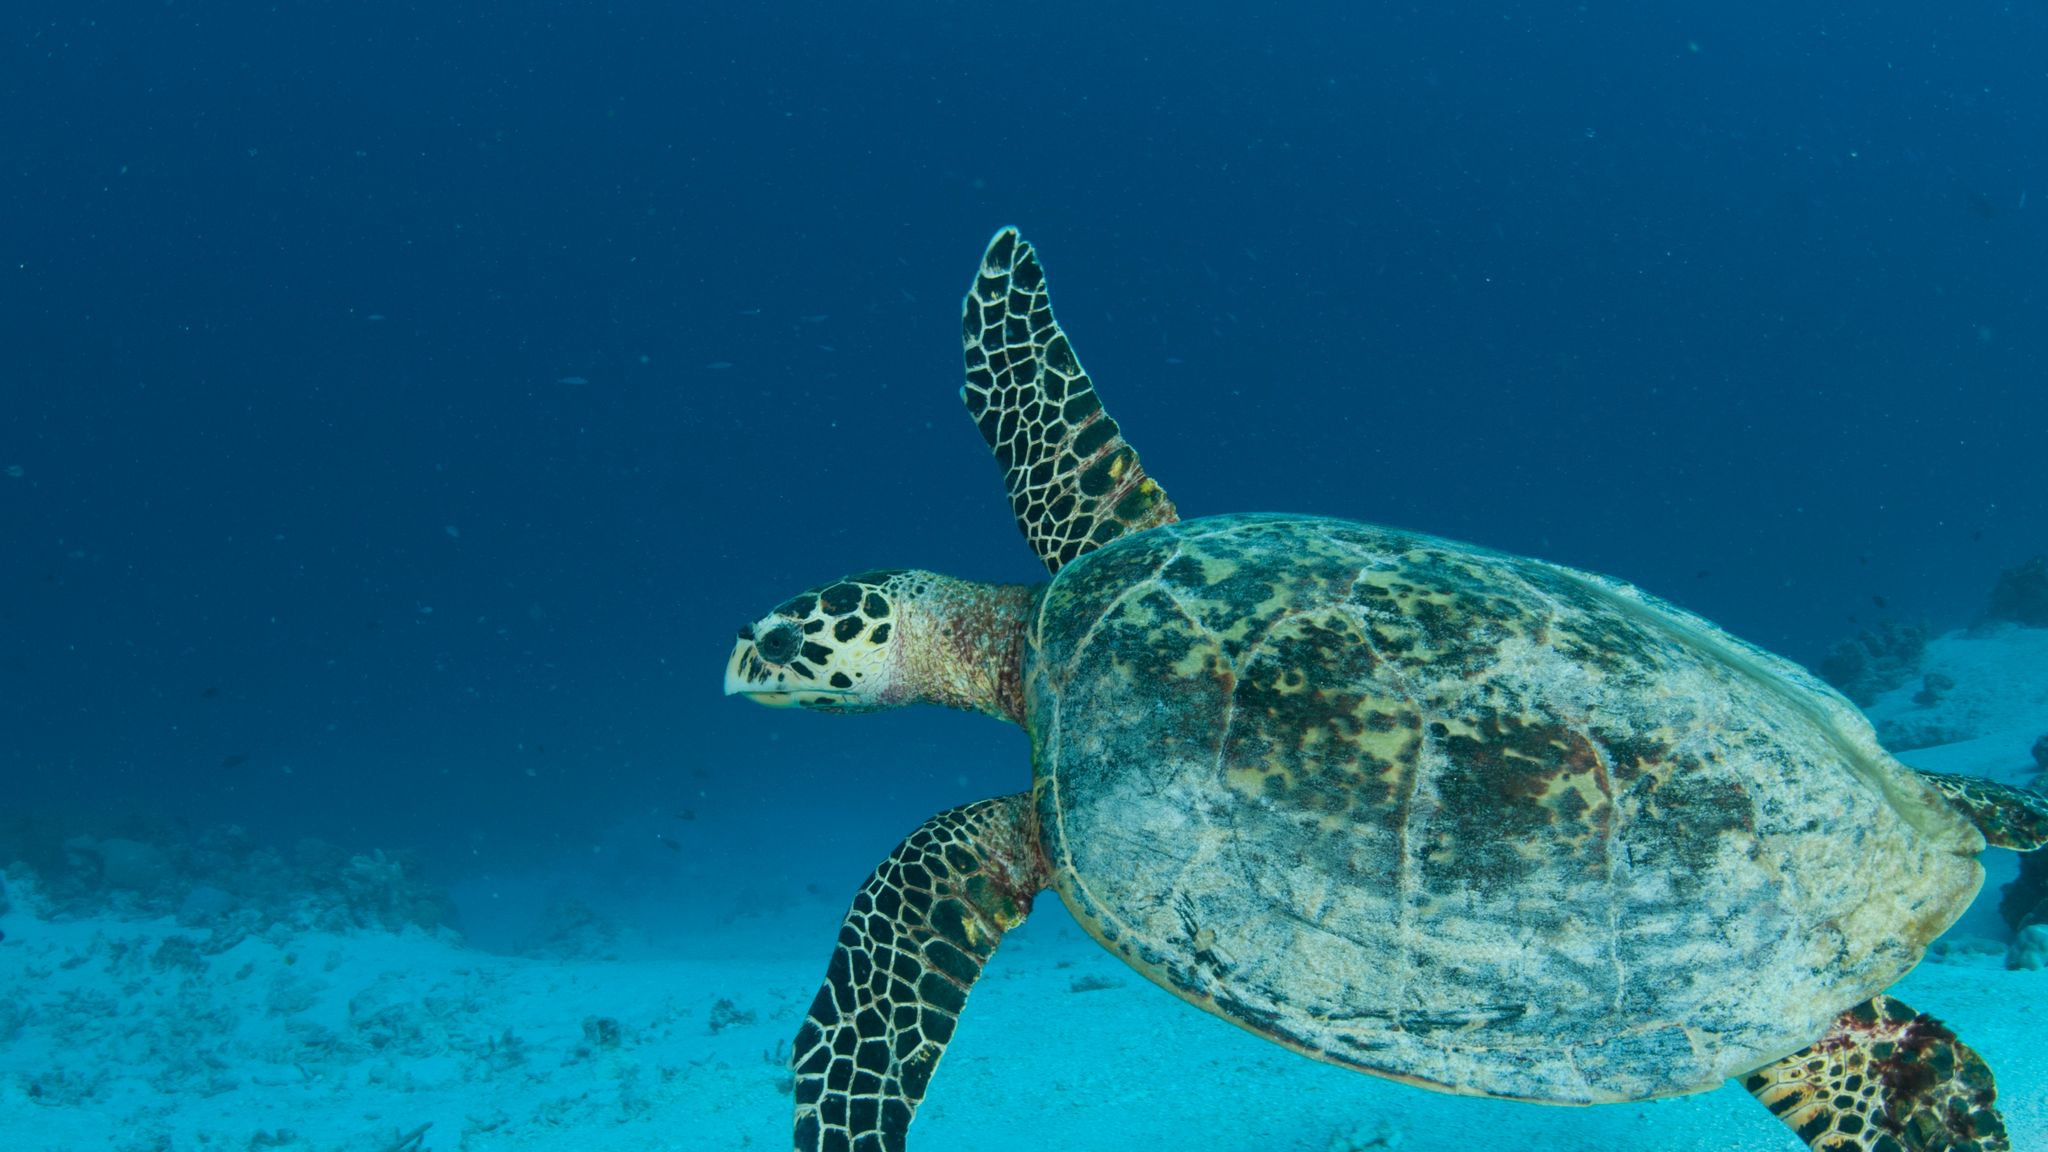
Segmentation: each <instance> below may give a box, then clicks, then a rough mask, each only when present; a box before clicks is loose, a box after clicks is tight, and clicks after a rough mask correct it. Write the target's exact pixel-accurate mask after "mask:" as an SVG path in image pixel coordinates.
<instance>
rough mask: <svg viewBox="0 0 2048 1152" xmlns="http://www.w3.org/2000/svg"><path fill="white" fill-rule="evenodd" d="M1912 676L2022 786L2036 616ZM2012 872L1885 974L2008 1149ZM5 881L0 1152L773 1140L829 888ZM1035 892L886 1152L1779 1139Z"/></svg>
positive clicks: (1759, 1115) (2043, 702) (2019, 1099)
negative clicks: (716, 926)
mask: <svg viewBox="0 0 2048 1152" xmlns="http://www.w3.org/2000/svg"><path fill="white" fill-rule="evenodd" d="M1923 667H1924V668H1925V669H1927V670H1938V671H1941V672H1942V673H1943V674H1945V675H1947V676H1949V677H1951V678H1952V679H1954V680H1955V681H1956V686H1955V688H1953V689H1952V690H1950V691H1949V692H1948V693H1947V694H1946V696H1945V697H1944V698H1943V699H1942V700H1941V701H1940V702H1939V703H1937V704H1935V705H1933V706H1931V707H1929V706H1923V705H1916V704H1914V703H1913V702H1912V700H1911V699H1910V697H1911V696H1912V694H1913V690H1914V688H1915V687H1916V685H1908V686H1907V687H1905V688H1902V689H1899V690H1897V691H1894V692H1892V693H1889V694H1887V695H1886V696H1885V697H1883V698H1881V699H1880V700H1878V701H1877V703H1876V704H1875V705H1874V706H1873V707H1872V709H1871V711H1872V713H1873V715H1874V716H1876V717H1877V718H1879V719H1880V720H1887V719H1888V720H1890V721H1892V722H1893V723H1894V724H1903V725H1905V726H1907V727H1912V728H1915V729H1916V730H1920V731H1940V732H1942V733H1944V734H1945V735H1947V736H1950V737H1953V739H1951V740H1950V741H1949V742H1948V743H1945V744H1943V745H1940V746H1937V747H1931V748H1925V749H1921V750H1918V751H1914V752H1909V753H1906V754H1903V756H1902V758H1903V759H1905V760H1906V761H1907V762H1908V763H1911V764H1914V765H1915V766H1918V767H1924V768H1934V769H1940V770H1943V771H1952V772H1953V771H1969V772H1977V773H1980V774H1983V775H1988V776H1992V777H1994V778H1997V779H2001V780H2006V781H2008V782H2012V783H2025V782H2026V781H2027V780H2028V779H2029V778H2030V777H2031V775H2032V772H2031V769H2032V761H2031V759H2030V757H2029V754H2028V749H2029V746H2030V745H2031V743H2032V742H2033V740H2034V739H2035V738H2036V737H2037V736H2039V735H2040V734H2042V733H2044V732H2048V630H2021V629H2007V630H2004V631H1998V632H1993V633H1989V634H1985V635H1978V636H1969V635H1964V634H1951V635H1949V636H1946V637H1943V638H1940V639H1938V640H1936V641H1935V642H1934V643H1933V644H1932V645H1931V646H1930V647H1929V649H1928V651H1927V653H1926V659H1925V662H1924V664H1923ZM2014 861H2015V858H2014V857H2013V856H2012V854H2010V853H2000V852H1994V853H1992V854H1991V855H1990V856H1989V857H1987V865H1988V867H1989V871H1990V878H1989V880H1988V881H1987V883H1986V886H1985V891H1984V894H1983V895H1982V896H1980V898H1979V900H1978V902H1977V904H1976V905H1975V906H1974V907H1973V908H1972V910H1971V911H1970V913H1969V914H1968V915H1966V916H1965V917H1964V919H1963V920H1962V921H1961V922H1960V923H1959V924H1958V925H1957V926H1956V928H1955V929H1954V930H1952V931H1951V933H1950V934H1949V936H1947V937H1945V938H1944V940H1943V941H1942V942H1940V943H1938V944H1937V947H1936V951H1935V954H1934V955H1933V956H1931V957H1930V959H1929V960H1928V961H1927V962H1926V963H1924V964H1922V965H1921V967H1920V968H1919V969H1918V970H1917V971H1915V972H1914V973H1913V974H1912V975H1911V976H1910V977H1908V978H1907V979H1906V980H1905V981H1904V982H1902V983H1901V984H1900V985H1898V986H1897V987H1896V988H1895V989H1894V993H1895V994H1896V995H1898V996H1899V997H1900V998H1901V999H1903V1000H1904V1001H1905V1002H1907V1003H1908V1004H1910V1005H1912V1006H1913V1007H1915V1008H1917V1009H1920V1010H1922V1011H1927V1012H1931V1013H1933V1014H1935V1015H1937V1016H1939V1017H1941V1018H1942V1019H1944V1020H1945V1021H1947V1022H1948V1023H1949V1024H1950V1025H1951V1026H1952V1027H1954V1028H1955V1030H1956V1031H1957V1033H1958V1034H1960V1035H1961V1036H1962V1037H1963V1039H1964V1040H1965V1041H1966V1042H1968V1043H1969V1044H1971V1045H1973V1046H1975V1047H1976V1048H1977V1049H1978V1050H1979V1051H1980V1052H1982V1053H1983V1054H1984V1055H1985V1057H1986V1058H1987V1059H1988V1060H1989V1061H1990V1062H1991V1065H1992V1067H1993V1068H1994V1069H1995V1070H1996V1072H1997V1074H1998V1080H1999V1088H2000V1102H2001V1104H2002V1105H2003V1107H2004V1110H2005V1115H2006V1118H2007V1121H2008V1122H2009V1124H2010V1126H2011V1131H2012V1136H2013V1147H2014V1148H2015V1149H2021V1150H2027V1149H2048V1046H2044V1044H2043V1042H2042V1037H2043V1036H2044V1034H2048V971H2041V970H2017V971H2014V970H2008V969H2007V968H2006V966H2005V950H2004V945H2003V944H2002V943H2001V942H2000V941H2002V939H2003V937H2004V935H2005V932H2004V925H2003V924H2002V922H2000V921H1999V920H1998V918H1997V916H1996V914H1995V911H1994V909H1995V906H1996V902H1997V897H1998V888H1999V886H2000V885H2001V884H2003V883H2004V882H2005V881H2007V880H2008V879H2010V878H2011V876H2012V874H2013V869H2014V866H2015V864H2014ZM9 895H10V897H11V899H12V910H11V911H10V912H9V913H8V914H7V915H5V916H4V917H0V929H4V931H5V933H6V939H5V942H4V943H0V1148H6V1149H22V1150H24V1152H29V1150H33V1152H55V1150H59V1149H70V1150H78V1152H85V1150H88V1149H90V1150H117V1152H129V1150H176V1152H187V1150H198V1149H226V1150H232V1152H243V1150H244V1149H263V1148H281V1149H293V1150H308V1152H312V1150H318V1152H408V1150H426V1149H431V1150H433V1152H456V1150H458V1149H460V1150H467V1152H498V1150H503V1152H513V1150H529V1149H530V1150H540V1149H550V1150H561V1152H594V1150H600V1149H602V1150H619V1152H624V1150H628V1149H631V1150H633V1152H656V1150H664V1149H669V1150H685V1149H687V1150H693V1152H694V1150H698V1149H707V1150H708V1149H721V1150H723V1149H735V1148H766V1149H778V1148H785V1147H787V1146H788V1141H789V1135H788V1133H789V1098H788V1096H787V1095H786V1093H785V1088H786V1084H787V1081H786V1079H785V1077H786V1073H785V1070H784V1067H783V1063H782V1059H781V1057H782V1054H783V1052H785V1051H786V1047H785V1046H786V1043H787V1041H788V1039H789V1038H790V1036H791V1035H792V1033H793V1032H794V1030H795V1028H796V1025H797V1022H798V1020H799V1019H800V1016H801V1013H802V1010H803V1009H804V1007H806V1006H807V1005H808V1003H809V1001H810V998H811V995H812V993H813V991H814V989H815V988H816V984H817V981H818V978H819V976H820V975H821V973H822V970H823V964H824V960H825V956H826V954H827V951H828V949H829V947H830V942H831V940H832V938H833V935H834V933H835V931H836V930H837V926H838V921H839V916H840V912H841V910H842V907H843V905H842V904H840V903H839V902H838V901H837V900H836V899H834V900H832V901H823V900H820V901H813V902H808V903H804V904H800V905H797V906H794V907H790V908H787V909H783V910H781V911H778V912H776V913H774V914H772V915H766V916H761V917H753V918H747V919H743V920H739V921H735V922H734V923H733V924H731V925H729V926H727V927H726V928H725V929H723V930H722V931H721V933H720V935H719V936H718V937H717V938H716V939H715V940H714V941H711V942H710V943H709V946H708V947H707V946H704V945H701V944H700V945H699V946H698V947H695V948H691V949H689V950H687V954H679V953H673V952H672V953H671V954H668V955H661V954H660V953H659V952H655V953H654V954H652V955H650V956H643V957H640V958H625V959H616V960H608V959H600V960H591V959H580V960H559V959H536V958H524V957H515V956H506V955H498V954H492V953H488V952H484V951H480V950H477V949H474V948H471V947H468V946H466V945H465V944H464V943H463V942H462V940H461V939H460V938H459V937H457V936H455V935H454V934H452V933H446V932H443V933H440V934H432V933H428V932H424V931H420V930H417V929H406V930H404V931H401V932H386V931H355V932H348V933H332V932H318V931H299V932H282V931H278V930H273V931H271V932H269V933H267V934H265V935H262V936H251V937H249V938H246V939H243V940H241V941H240V942H239V943H237V944H235V945H234V946H233V947H231V948H228V949H226V950H225V951H221V952H218V953H217V954H212V955H206V954H204V952H205V949H203V948H192V947H188V946H186V944H184V943H181V942H178V940H177V938H180V937H183V938H184V939H185V940H186V941H192V940H193V938H194V936H195V933H194V931H193V930H192V929H189V928H184V927H181V926H179V924H178V923H177V922H176V921H175V920H173V919H168V918H166V919H120V918H114V917H99V918H90V919H52V918H45V916H43V915H42V914H41V913H42V910H43V909H44V907H45V904H46V902H45V901H43V900H42V899H40V898H39V896H38V893H37V891H36V889H35V887H34V885H33V883H24V882H23V881H22V880H21V879H19V878H16V879H15V880H13V881H12V882H11V883H10V886H9ZM1039 907H1040V911H1039V912H1038V914H1037V915H1036V916H1035V917H1034V918H1033V919H1032V921H1031V922H1029V923H1028V924H1026V925H1025V926H1024V927H1023V928H1022V929H1020V930H1018V931H1017V932H1015V933H1013V934H1012V936H1011V937H1010V938H1009V939H1007V940H1006V941H1005V943H1004V945H1003V947H1002V950H1001V951H1000V953H999V954H998V955H997V957H996V959H995V960H994V962H993V963H992V964H991V965H990V966H989V968H988V970H987V971H986V973H985V974H984V977H983V979H982V981H981V984H980V985H979V986H978V988H977V989H976V991H975V993H974V997H973V1000H972V1002H971V1004H970V1006H969V1009H968V1011H967V1014H966V1017H965V1020H964V1023H963V1025H962V1027H961V1030H960V1032H959V1034H958V1036H957V1037H956V1039H955V1040H954V1042H953V1044H952V1046H951V1048H950V1049H949V1051H948V1053H947V1055H946V1058H945V1061H944V1064H943V1066H942V1067H941V1069H940V1070H939V1072H938V1075H937V1076H936V1078H935V1079H934V1081H933V1086H932V1090H931V1093H930V1095H929V1096H928V1098H927V1100H926V1102H925V1106H924V1108H923V1109H922V1111H921V1112H920V1114H919V1116H918V1120H917V1122H916V1124H915V1125H914V1127H913V1128H912V1147H913V1148H920V1149H925V1150H927V1152H935V1150H938V1149H945V1150H948V1152H979V1150H988V1152H1006V1150H1009V1149H1041V1148H1064V1149H1084V1150H1086V1149H1119V1150H1121V1149H1134V1148H1143V1147H1192V1148H1200V1149H1212V1150H1216V1152H1231V1150H1238V1149H1242V1150H1245V1152H1251V1150H1268V1149H1298V1150H1304V1152H1330V1150H1339V1152H1343V1150H1350V1149H1362V1148H1379V1147H1385V1148H1403V1149H1411V1150H1424V1149H1427V1150H1439V1149H1441V1150H1446V1152H1448V1150H1451V1149H1457V1150H1459V1152H1473V1150H1486V1149H1528V1148H1544V1149H1554V1150H1558V1152H1571V1150H1574V1149H1622V1148H1626V1149H1631V1150H1637V1152H1681V1150H1684V1152H1706V1150H1709V1149H1711V1150H1714V1152H1729V1150H1751V1149H1754V1150H1765V1149H1768V1150H1772V1152H1793V1150H1795V1149H1797V1148H1799V1147H1800V1144H1799V1143H1798V1141H1797V1140H1796V1139H1795V1138H1794V1137H1793V1136H1792V1134H1791V1133H1790V1132H1789V1131H1788V1130H1787V1129H1785V1128H1784V1127H1782V1126H1781V1125H1780V1124H1779V1123H1778V1122H1777V1121H1776V1120H1774V1119H1772V1118H1771V1117H1770V1116H1769V1115H1768V1114H1767V1113H1766V1112H1765V1111H1764V1110H1763V1109H1762V1108H1761V1107H1760V1106H1758V1105H1757V1104H1755V1103H1754V1102H1753V1101H1752V1100H1751V1099H1750V1098H1749V1096H1748V1095H1747V1094H1746V1093H1744V1092H1743V1091H1742V1090H1741V1089H1739V1088H1737V1087H1734V1086H1732V1085H1726V1086H1723V1087H1722V1088H1720V1089H1719V1090H1716V1091H1713V1092H1709V1093H1706V1094H1703V1095H1699V1096H1693V1097H1687V1098H1683V1099H1675V1100H1662V1101H1654V1102H1647V1103H1642V1104H1631V1105H1618V1106H1608V1107H1601V1108H1589V1109H1580V1108H1554V1107H1542V1106H1536V1105H1527V1104H1514V1103H1506V1102H1499V1101H1488V1100H1475V1099H1469V1098H1459V1097H1451V1096H1445V1095H1441V1094H1437V1093H1432V1092H1426V1091H1423V1090H1420V1089H1415V1088H1409V1087H1405V1086H1402V1085H1398V1084H1393V1083H1389V1082H1386V1081H1382V1080H1378V1079H1375V1078H1373V1077H1369V1076H1364V1075H1360V1074H1357V1073H1354V1072H1349V1071H1345V1070H1342V1069H1338V1068H1333V1067H1329V1066H1325V1065H1321V1064H1317V1063H1315V1062H1312V1061H1309V1060H1306V1059H1302V1058H1301V1057H1298V1056H1295V1055H1292V1054H1290V1053H1288V1052H1285V1051H1283V1050H1281V1049H1279V1048H1277V1047H1274V1046H1272V1045H1270V1044H1266V1043H1264V1042H1262V1041H1259V1040H1257V1039H1256V1038H1254V1037H1252V1036H1250V1035H1248V1034H1246V1033H1243V1032H1241V1031H1239V1030H1238V1029H1236V1028H1235V1027H1233V1026H1231V1025H1228V1024H1225V1023H1223V1022H1222V1021H1219V1020H1216V1019H1213V1018H1211V1017H1209V1016H1206V1015H1204V1014H1202V1013H1199V1012H1196V1011H1194V1010H1192V1009H1190V1008H1188V1007H1186V1006H1184V1005H1183V1004H1181V1003H1180V1002H1179V1001H1178V1000H1176V999H1174V998H1173V997H1171V996H1169V995H1168V994H1166V993H1165V992H1162V991H1160V990H1158V989H1156V988H1154V987H1153V986H1151V985H1150V984H1148V983H1146V982H1145V981H1144V980H1143V979H1141V978H1139V977H1137V976H1136V975H1134V974H1132V973H1131V972H1129V971H1128V970H1126V969H1124V968H1123V967H1122V966H1121V965H1120V964H1118V963H1117V962H1116V961H1115V960H1114V959H1112V958H1111V957H1110V956H1109V955H1107V954H1106V953H1104V952H1102V951H1100V950H1099V949H1097V948H1096V947H1095V946H1094V945H1093V944H1092V943H1091V942H1089V941H1088V940H1087V939H1086V938H1085V937H1084V936H1083V935H1082V934H1081V932H1080V931H1079V930H1078V928H1077V927H1076V926H1075V925H1074V923H1073V922H1072V920H1070V919H1069V918H1068V917H1067V915H1066V913H1065V912H1064V910H1062V909H1061V908H1060V907H1059V905H1058V902H1057V900H1055V899H1051V898H1047V899H1046V900H1044V901H1042V902H1041V903H1040V906H1039ZM202 934H203V933H202ZM166 941H171V943H170V944H169V945H168V946H167V945H166ZM1077 982H1078V983H1080V984H1082V985H1084V986H1085V985H1088V984H1095V983H1106V984H1107V985H1109V986H1107V987H1096V988H1086V987H1083V988H1077ZM721 1001H724V1002H726V1003H725V1004H724V1005H723V1006H721V1003H720V1002H721ZM599 1018H608V1019H611V1020H615V1021H616V1022H617V1030H616V1034H615V1035H614V1034H612V1033H611V1032H610V1031H609V1030H608V1029H606V1028H605V1027H604V1026H602V1025H600V1024H598V1023H596V1021H597V1020H598V1019H599ZM714 1024H716V1025H718V1026H717V1027H716V1028H714ZM423 1125H424V1126H426V1127H425V1128H424V1131H422V1126H423Z"/></svg>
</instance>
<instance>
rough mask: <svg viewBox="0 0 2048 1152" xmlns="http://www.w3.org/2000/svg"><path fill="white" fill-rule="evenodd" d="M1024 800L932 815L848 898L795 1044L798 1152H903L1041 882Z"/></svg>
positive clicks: (1042, 870) (1043, 874) (1046, 877)
mask: <svg viewBox="0 0 2048 1152" xmlns="http://www.w3.org/2000/svg"><path fill="white" fill-rule="evenodd" d="M1036 827H1037V825H1036V820H1035V817H1034V816H1033V814H1032V806H1031V794H1030V793H1028V792H1025V793H1021V794H1019V795H1015V796H1003V797H999V798H997V799H994V800H982V801H979V802H977V803H974V804H967V805H963V806H961V807H959V808H954V809H952V810H951V811H947V812H941V813H939V814H938V815H937V816H934V817H932V818H931V819H930V820H927V821H925V823H924V825H923V827H920V828H919V829H918V830H917V831H915V832H913V833H911V834H910V835H909V837H907V838H906V839H905V840H904V841H903V843H901V844H899V845H897V846H896V850H895V851H894V852H891V853H890V854H889V858H888V859H887V860H884V861H882V863H881V865H880V866H879V867H877V868H876V869H875V871H874V874H873V875H871V876H869V877H868V882H867V883H866V884H864V885H862V886H861V889H860V892H859V893H858V894H856V895H855V896H854V898H853V907H852V908H851V909H849V910H848V911H847V913H846V922H845V923H844V924H843V925H841V926H840V929H839V944H838V946H837V947H835V948H834V949H833V950H832V964H831V967H830V968H828V969H827V970H826V972H825V983H824V985H823V986H822V987H820V988H819V989H818V996H817V999H815V1000H813V1001H812V1002H811V1011H810V1015H809V1016H808V1017H807V1018H806V1019H805V1020H804V1023H803V1027H802V1028H800V1029H798V1030H797V1034H796V1045H795V1048H794V1050H793V1051H792V1052H791V1053H790V1068H791V1070H792V1071H793V1072H794V1073H795V1077H796V1088H795V1096H796V1152H855V1150H858V1152H902V1150H903V1148H904V1146H905V1140H906V1133H907V1132H908V1131H909V1129H910V1118H911V1116H912V1114H914V1113H915V1112H916V1111H917V1104H918V1101H920V1100H922V1099H924V1090H925V1086H926V1085H927V1084H928V1083H930V1082H931V1077H932V1069H934V1068H935V1067H937V1066H938V1063H939V1057H940V1056H941V1055H943V1054H944V1053H945V1051H946V1042H947V1041H949V1040H951V1039H952V1038H953V1027H954V1025H955V1024H956V1023H957V1022H958V1021H959V1018H960V1009H961V1008H962V1007H963V1006H964V1005H965V1004H966V1003H967V993H968V991H969V990H970V989H972V988H973V987H974V981H975V978H976V977H978V976H980V975H981V968H982V965H984V964H986V963H987V962H988V958H989V957H990V956H992V955H994V954H995V950H996V945H997V943H999V942H1000V941H1001V940H1002V938H1003V933H1004V932H1006V931H1008V930H1010V929H1011V928H1015V927H1016V926H1017V925H1019V924H1021V923H1023V922H1024V917H1025V916H1027V915H1029V914H1030V912H1031V901H1032V898H1033V897H1034V896H1036V895H1037V894H1038V893H1039V892H1040V891H1042V890H1043V889H1044V888H1045V887H1046V886H1047V885H1048V884H1049V883H1050V882H1051V876H1050V874H1049V872H1048V869H1047V866H1046V863H1045V857H1044V855H1043V853H1041V852H1040V850H1039V847H1038V836H1037V832H1036Z"/></svg>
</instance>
